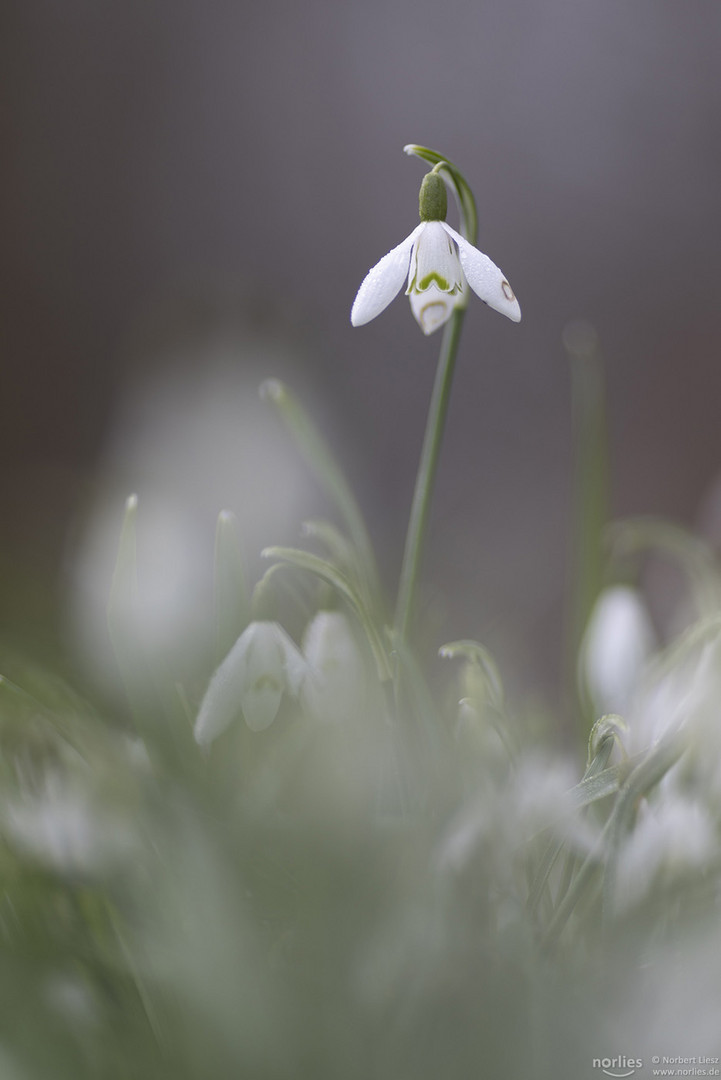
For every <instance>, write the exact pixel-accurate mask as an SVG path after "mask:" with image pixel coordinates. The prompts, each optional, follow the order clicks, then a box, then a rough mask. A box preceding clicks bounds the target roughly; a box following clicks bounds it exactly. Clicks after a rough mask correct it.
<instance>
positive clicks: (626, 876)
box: [616, 791, 718, 911]
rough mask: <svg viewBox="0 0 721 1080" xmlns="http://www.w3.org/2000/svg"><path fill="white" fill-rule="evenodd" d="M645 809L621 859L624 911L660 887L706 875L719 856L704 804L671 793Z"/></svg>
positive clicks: (618, 885)
mask: <svg viewBox="0 0 721 1080" xmlns="http://www.w3.org/2000/svg"><path fill="white" fill-rule="evenodd" d="M641 811H642V812H641V814H640V816H639V821H638V824H637V826H636V828H635V829H634V830H633V832H632V833H631V834H630V836H629V837H628V840H627V841H626V843H625V844H624V846H623V849H622V851H621V854H620V857H619V860H618V877H617V883H616V903H617V905H618V907H619V910H621V911H623V910H628V909H629V908H631V907H634V906H635V905H636V904H638V903H640V902H641V901H642V900H643V899H644V898H645V896H646V895H647V894H648V892H649V891H650V890H651V888H652V886H654V885H655V884H656V883H659V882H666V883H668V884H671V883H672V882H673V881H674V880H675V879H677V878H681V877H683V876H684V875H685V874H688V873H693V872H695V871H696V872H697V871H702V870H703V869H704V868H705V867H707V866H708V865H709V864H710V863H711V861H712V859H714V858H715V857H716V855H717V853H718V835H717V832H716V829H715V827H714V824H713V822H712V820H711V818H710V816H709V813H708V811H707V810H706V808H705V807H704V806H702V805H701V804H700V803H698V802H692V801H691V800H690V799H688V798H687V797H686V796H684V795H682V794H680V793H677V792H671V791H667V792H664V797H663V798H662V799H660V800H659V801H658V802H657V803H656V804H655V805H653V806H649V805H648V804H645V805H643V806H642V808H641Z"/></svg>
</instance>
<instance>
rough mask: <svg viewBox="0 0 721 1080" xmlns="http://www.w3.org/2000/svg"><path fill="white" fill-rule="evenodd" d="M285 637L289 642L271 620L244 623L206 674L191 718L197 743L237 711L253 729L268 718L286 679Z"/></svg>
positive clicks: (222, 727) (219, 732) (213, 733)
mask: <svg viewBox="0 0 721 1080" xmlns="http://www.w3.org/2000/svg"><path fill="white" fill-rule="evenodd" d="M286 639H287V641H288V642H290V644H291V645H292V642H291V641H290V638H288V637H287V635H286V634H285V632H284V631H283V630H282V628H281V627H280V626H279V625H278V624H277V623H274V622H253V623H251V624H250V626H247V627H246V628H245V630H244V631H243V633H242V634H241V635H240V637H239V638H238V640H237V641H236V643H235V645H234V646H233V648H232V649H231V650H230V652H229V653H228V655H227V656H226V658H225V659H224V660H223V662H222V663H221V664H220V666H219V667H218V668H217V670H216V671H215V673H214V675H213V677H212V678H211V680H210V684H209V686H208V689H207V690H206V692H205V696H204V698H203V700H202V702H201V704H200V709H199V711H198V718H197V720H196V721H195V741H196V742H197V743H199V744H200V745H201V746H207V745H208V744H209V743H211V742H212V741H213V740H214V739H217V737H218V736H219V735H222V733H223V732H224V731H225V729H226V728H227V727H229V726H230V724H231V723H232V721H233V720H234V719H235V717H236V716H238V715H239V713H240V712H241V711H242V713H243V716H244V717H245V719H246V721H247V723H248V727H250V728H252V729H253V730H254V731H260V730H262V728H263V727H267V726H268V724H270V723H272V721H273V720H274V719H275V715H276V713H277V712H278V709H279V707H280V699H281V697H282V695H283V690H284V688H285V685H286V679H285V661H286ZM276 698H277V700H276ZM273 703H275V707H274V711H273ZM271 712H272V715H270V714H271ZM249 714H250V719H249ZM269 715H270V719H268V716H269Z"/></svg>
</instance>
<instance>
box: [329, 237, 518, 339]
mask: <svg viewBox="0 0 721 1080" xmlns="http://www.w3.org/2000/svg"><path fill="white" fill-rule="evenodd" d="M406 276H407V278H408V287H407V288H406V296H408V297H409V299H410V302H411V309H412V311H413V314H414V316H415V318H416V321H417V322H418V325H419V326H420V328H421V330H422V331H423V333H424V334H431V333H433V331H434V330H437V329H438V328H439V327H440V326H442V325H443V324H444V323H445V322H446V321H447V320H448V319H449V318H450V317H451V314H452V312H453V309H454V308H456V307H463V306H465V304H466V303H467V295H468V286H469V285H470V287H471V289H473V291H474V293H476V295H477V296H480V298H481V300H483V301H484V303H486V304H488V306H489V307H492V308H494V310H495V311H500V313H501V314H502V315H507V316H508V318H509V319H511V320H512V321H513V322H520V319H521V308H520V306H519V304H518V301H517V300H516V297H515V296H514V293H513V290H512V288H511V286H510V285H509V284H508V281H507V280H506V278H505V277H504V275H503V274H502V273H501V271H500V270H499V269H498V267H497V266H496V264H495V263H493V262H491V260H490V259H489V258H488V256H487V255H484V254H483V252H481V251H479V250H478V249H477V248H475V247H473V245H472V244H469V243H468V241H467V240H464V238H463V237H462V236H461V235H460V233H457V232H456V231H455V229H452V228H451V227H450V225H448V224H447V222H445V221H421V223H420V225H417V226H416V228H415V229H414V230H413V232H412V233H411V234H410V236H407V237H406V239H405V240H404V241H403V243H402V244H399V245H398V247H395V248H393V250H392V251H389V252H388V254H387V255H384V256H383V258H382V259H381V261H380V262H379V263H377V264H376V265H375V266H374V267H373V268H372V269H371V270H369V272H368V274H367V275H366V277H365V280H364V281H363V283H362V284H361V287H360V289H359V290H358V294H357V296H356V298H355V301H354V303H353V308H352V310H351V316H350V318H351V322H352V323H353V326H363V325H364V324H365V323H367V322H370V321H371V319H375V317H376V315H380V313H381V312H382V311H384V310H385V308H386V307H388V305H389V304H390V302H391V300H393V298H394V297H395V296H396V295H397V294H398V292H399V291H400V289H401V286H402V285H403V282H404V280H405V279H406Z"/></svg>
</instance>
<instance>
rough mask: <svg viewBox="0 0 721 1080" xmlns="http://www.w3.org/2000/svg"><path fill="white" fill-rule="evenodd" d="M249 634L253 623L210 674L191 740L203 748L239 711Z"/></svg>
mask: <svg viewBox="0 0 721 1080" xmlns="http://www.w3.org/2000/svg"><path fill="white" fill-rule="evenodd" d="M252 632H253V624H251V625H250V626H248V627H247V628H246V629H245V630H244V631H243V633H242V634H241V635H240V637H239V638H238V640H237V641H236V643H235V645H234V646H233V648H232V649H231V650H230V652H229V653H228V655H227V656H226V657H225V659H224V660H223V662H222V663H221V664H220V665H219V667H218V668H216V670H215V672H214V673H213V676H212V678H211V680H210V683H209V684H208V689H207V690H206V691H205V694H204V696H203V700H202V701H201V703H200V709H199V710H198V717H197V719H196V721H195V741H196V742H197V743H198V744H199V745H200V746H207V745H209V743H211V742H213V740H214V739H217V738H218V736H219V735H222V734H223V732H224V731H225V729H226V728H227V727H230V724H231V723H232V721H233V720H234V719H235V717H236V716H237V715H238V713H239V712H240V697H241V694H242V692H243V686H244V683H245V679H246V650H247V647H248V640H249V638H250V636H251V635H252Z"/></svg>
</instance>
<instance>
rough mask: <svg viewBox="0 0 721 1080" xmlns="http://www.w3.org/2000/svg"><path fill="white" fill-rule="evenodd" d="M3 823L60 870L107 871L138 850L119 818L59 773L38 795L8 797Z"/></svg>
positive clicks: (21, 844)
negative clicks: (134, 849)
mask: <svg viewBox="0 0 721 1080" xmlns="http://www.w3.org/2000/svg"><path fill="white" fill-rule="evenodd" d="M2 825H3V829H4V832H5V834H6V835H7V836H8V837H9V839H10V840H11V842H12V843H13V844H14V845H16V846H17V847H18V848H20V849H22V850H23V851H24V852H25V853H26V854H27V855H28V856H29V857H30V858H33V859H36V860H37V861H38V862H40V863H42V864H44V865H45V866H47V867H49V868H51V869H53V870H56V871H60V872H61V873H68V874H77V873H81V874H92V873H103V872H105V871H107V870H109V869H111V868H112V866H113V865H115V864H116V863H117V862H118V861H119V860H120V859H122V858H123V857H125V856H127V855H129V854H130V852H131V851H132V849H133V840H132V837H131V835H130V833H129V831H128V829H127V828H126V826H125V825H124V824H123V823H122V822H121V821H120V819H119V818H118V817H116V816H115V815H113V814H111V813H110V812H109V811H108V809H107V807H100V806H99V805H98V803H97V802H96V800H95V799H93V798H92V796H91V794H90V793H89V792H87V791H82V790H80V789H78V787H77V786H76V785H72V786H71V783H70V782H69V781H68V780H66V779H64V778H63V777H61V776H60V775H59V774H55V773H51V774H49V775H48V776H47V777H46V779H45V782H44V785H43V789H42V791H41V792H40V793H39V794H37V795H33V796H31V795H30V794H26V795H24V796H22V797H20V798H18V799H16V800H12V801H10V802H8V803H7V804H6V805H5V807H3V810H2Z"/></svg>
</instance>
